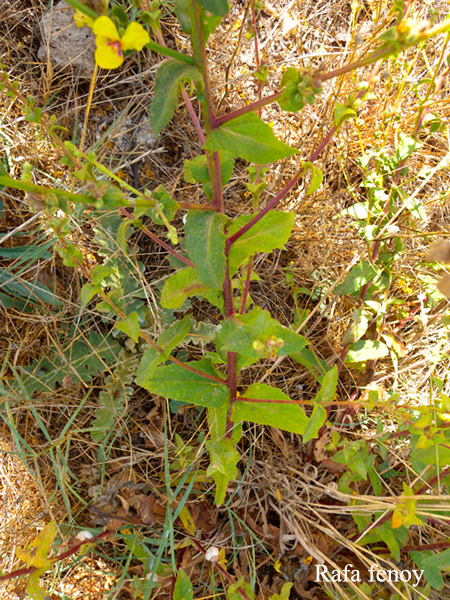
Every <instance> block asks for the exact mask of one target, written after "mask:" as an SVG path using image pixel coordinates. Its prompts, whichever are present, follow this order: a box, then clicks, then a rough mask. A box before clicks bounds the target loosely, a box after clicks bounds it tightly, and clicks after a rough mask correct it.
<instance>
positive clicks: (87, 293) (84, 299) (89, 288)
mask: <svg viewBox="0 0 450 600" xmlns="http://www.w3.org/2000/svg"><path fill="white" fill-rule="evenodd" d="M99 291H100V286H97V285H92V283H85V284H84V285H83V287H82V288H81V291H80V302H81V305H82V306H86V305H87V303H88V302H89V300H91V299H92V298H93V297H94V296H95V294H98V292H99Z"/></svg>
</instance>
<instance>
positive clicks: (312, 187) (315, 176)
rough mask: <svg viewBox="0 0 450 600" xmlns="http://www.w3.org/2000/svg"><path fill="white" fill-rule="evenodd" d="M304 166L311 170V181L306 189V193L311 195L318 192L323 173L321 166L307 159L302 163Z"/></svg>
mask: <svg viewBox="0 0 450 600" xmlns="http://www.w3.org/2000/svg"><path fill="white" fill-rule="evenodd" d="M302 166H303V168H304V169H307V170H309V171H311V182H310V184H309V186H308V189H307V191H306V195H307V196H309V195H310V194H313V193H314V192H316V191H317V190H318V189H319V188H320V186H321V185H322V181H323V173H322V171H321V170H320V169H319V167H316V166H315V165H314V164H313V163H312V162H309V161H306V162H304V163H303V164H302Z"/></svg>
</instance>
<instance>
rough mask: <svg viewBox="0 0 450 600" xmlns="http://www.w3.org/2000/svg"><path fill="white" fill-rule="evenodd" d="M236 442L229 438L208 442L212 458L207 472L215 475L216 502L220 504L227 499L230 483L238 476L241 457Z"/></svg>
mask: <svg viewBox="0 0 450 600" xmlns="http://www.w3.org/2000/svg"><path fill="white" fill-rule="evenodd" d="M234 443H235V442H234V441H233V440H232V439H229V438H223V439H221V440H218V441H211V440H210V441H207V442H206V448H207V450H208V451H209V454H210V458H211V462H210V465H209V467H208V469H207V471H206V474H207V475H208V476H209V477H213V479H214V482H215V484H216V497H215V502H216V504H217V505H218V506H220V505H221V504H223V502H224V500H225V494H226V491H227V487H228V484H229V483H230V481H231V480H233V479H236V477H237V466H236V465H237V463H238V462H239V460H240V458H241V457H240V454H239V452H237V450H236V449H235V448H234Z"/></svg>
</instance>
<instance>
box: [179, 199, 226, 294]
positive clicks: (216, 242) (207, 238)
mask: <svg viewBox="0 0 450 600" xmlns="http://www.w3.org/2000/svg"><path fill="white" fill-rule="evenodd" d="M225 221H226V217H225V215H223V214H220V213H216V212H212V211H206V210H205V211H199V210H192V211H188V213H187V219H186V224H185V228H184V229H185V232H186V251H187V253H188V255H189V258H190V259H191V261H192V262H193V263H194V265H195V272H196V273H197V275H198V278H199V279H200V281H201V282H202V283H203V284H205V285H206V286H207V287H209V288H211V289H218V290H221V289H222V286H223V281H224V277H225V267H226V262H225V234H224V232H223V226H224V223H225Z"/></svg>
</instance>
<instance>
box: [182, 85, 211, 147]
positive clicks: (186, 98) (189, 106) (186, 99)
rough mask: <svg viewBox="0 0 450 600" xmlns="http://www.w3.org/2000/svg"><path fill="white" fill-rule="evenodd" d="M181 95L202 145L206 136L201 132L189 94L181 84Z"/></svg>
mask: <svg viewBox="0 0 450 600" xmlns="http://www.w3.org/2000/svg"><path fill="white" fill-rule="evenodd" d="M181 95H182V96H183V100H184V102H185V104H186V108H187V109H188V113H189V116H190V117H191V120H192V123H193V124H194V128H195V131H196V133H197V136H198V139H199V141H200V144H201V145H202V146H203V144H204V143H205V142H206V137H205V134H204V133H203V129H202V126H201V125H200V121H199V120H198V117H197V114H196V112H195V110H194V107H193V106H192V102H191V99H190V98H189V94H188V93H187V92H186V90H185V89H184V86H181Z"/></svg>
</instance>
